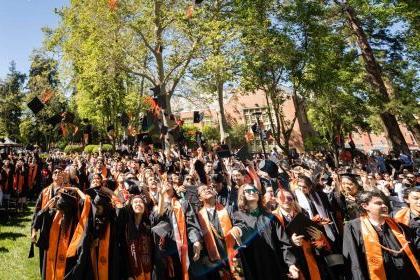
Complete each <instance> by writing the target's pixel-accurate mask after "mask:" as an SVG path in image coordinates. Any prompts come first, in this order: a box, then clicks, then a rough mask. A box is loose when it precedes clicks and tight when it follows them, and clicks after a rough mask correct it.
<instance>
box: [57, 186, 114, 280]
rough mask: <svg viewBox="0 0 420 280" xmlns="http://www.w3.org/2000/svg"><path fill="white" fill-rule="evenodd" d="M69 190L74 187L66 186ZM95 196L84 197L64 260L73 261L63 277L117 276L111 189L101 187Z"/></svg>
mask: <svg viewBox="0 0 420 280" xmlns="http://www.w3.org/2000/svg"><path fill="white" fill-rule="evenodd" d="M70 189H72V190H73V191H78V192H80V190H79V189H78V188H70ZM95 193H96V195H95V196H94V197H93V199H91V198H90V197H89V196H86V197H87V198H86V199H85V200H84V204H90V205H84V207H83V211H82V212H81V216H80V219H79V224H78V228H77V230H76V231H77V235H76V234H75V235H74V236H73V238H72V242H71V245H70V248H71V249H70V250H69V252H68V253H67V258H68V260H72V261H74V262H76V265H75V266H74V267H73V268H72V270H71V271H69V272H68V273H67V275H66V278H65V279H86V280H88V279H96V280H107V279H110V280H116V279H120V276H119V274H120V270H119V265H120V262H119V255H120V251H119V243H118V242H119V240H120V239H119V234H118V229H117V223H116V214H115V209H114V208H113V206H112V204H111V198H110V197H111V196H112V191H111V190H109V189H108V188H105V187H103V188H101V189H100V190H96V191H95Z"/></svg>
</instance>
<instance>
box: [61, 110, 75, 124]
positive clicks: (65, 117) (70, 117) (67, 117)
mask: <svg viewBox="0 0 420 280" xmlns="http://www.w3.org/2000/svg"><path fill="white" fill-rule="evenodd" d="M61 116H62V121H63V122H64V123H73V121H74V118H75V116H74V114H73V113H72V112H64V113H63V114H61Z"/></svg>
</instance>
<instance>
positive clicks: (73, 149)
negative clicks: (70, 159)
mask: <svg viewBox="0 0 420 280" xmlns="http://www.w3.org/2000/svg"><path fill="white" fill-rule="evenodd" d="M82 151H83V147H82V146H79V145H67V146H66V147H65V148H64V152H66V153H80V152H82Z"/></svg>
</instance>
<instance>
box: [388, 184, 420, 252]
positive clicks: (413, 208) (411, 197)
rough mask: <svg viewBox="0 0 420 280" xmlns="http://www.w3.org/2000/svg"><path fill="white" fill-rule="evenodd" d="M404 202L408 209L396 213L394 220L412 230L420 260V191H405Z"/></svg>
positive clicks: (412, 189)
mask: <svg viewBox="0 0 420 280" xmlns="http://www.w3.org/2000/svg"><path fill="white" fill-rule="evenodd" d="M404 200H405V202H406V203H407V205H408V207H403V208H401V209H399V210H398V211H395V213H394V215H393V217H394V219H395V220H396V221H397V222H399V223H401V224H404V225H406V226H408V227H409V228H410V231H411V234H412V236H413V238H414V248H415V249H416V255H417V259H419V258H420V189H418V188H407V189H405V190H404Z"/></svg>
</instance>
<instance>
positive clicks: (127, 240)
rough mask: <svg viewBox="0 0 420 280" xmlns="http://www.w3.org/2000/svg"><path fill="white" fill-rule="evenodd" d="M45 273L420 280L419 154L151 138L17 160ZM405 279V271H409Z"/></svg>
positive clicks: (10, 165)
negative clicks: (162, 142) (248, 149)
mask: <svg viewBox="0 0 420 280" xmlns="http://www.w3.org/2000/svg"><path fill="white" fill-rule="evenodd" d="M2 164H3V166H2V167H1V180H0V186H1V193H2V196H1V198H0V201H1V200H3V206H4V204H5V203H6V202H7V201H8V200H10V199H11V198H13V197H15V198H16V199H17V201H18V204H19V205H20V207H25V204H26V202H27V200H28V199H29V200H30V199H32V200H36V205H35V210H34V214H33V219H32V225H31V231H32V232H31V244H32V246H31V252H30V257H32V256H34V246H36V247H37V248H38V250H37V251H39V259H40V262H39V264H40V267H39V268H40V275H41V278H42V279H47V280H50V279H57V280H61V279H98V280H105V279H131V280H134V279H136V280H139V279H141V280H143V279H144V280H147V279H159V280H160V279H183V280H186V279H246V280H254V279H264V280H265V279H273V280H274V279H313V280H317V279H331V280H334V279H371V280H379V279H381V280H382V279H388V280H389V279H420V276H419V275H420V267H419V262H418V261H419V259H420V258H419V257H420V254H419V252H420V176H419V174H418V171H419V166H418V158H416V156H411V155H403V154H401V155H398V154H396V153H390V154H389V155H388V156H384V155H382V154H380V153H374V154H372V155H364V154H362V153H358V154H349V155H345V154H343V155H342V157H341V158H340V163H339V165H338V166H336V164H335V163H334V161H333V160H332V157H331V156H330V155H329V154H327V153H321V152H319V153H311V154H301V155H298V154H295V155H293V156H292V157H291V156H289V157H288V156H283V155H281V154H279V153H278V152H277V151H275V150H273V151H272V152H271V153H270V154H266V155H262V154H254V155H248V154H244V153H242V152H241V151H240V153H236V154H233V153H231V152H230V151H229V150H227V149H226V147H224V146H214V147H212V148H207V149H205V148H204V147H196V148H195V149H189V148H188V147H184V146H172V147H171V148H170V149H167V150H165V151H164V150H161V149H154V148H153V146H152V145H146V144H141V145H139V146H138V149H136V150H135V151H132V152H128V151H125V152H123V153H116V154H111V153H98V154H64V153H59V152H57V153H51V154H50V155H49V157H47V158H45V157H44V159H41V158H40V157H39V156H38V155H37V153H36V152H35V153H34V152H28V153H26V154H22V155H20V156H19V155H9V156H7V157H6V159H5V160H4V161H3V163H2ZM401 277H403V278H401Z"/></svg>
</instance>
